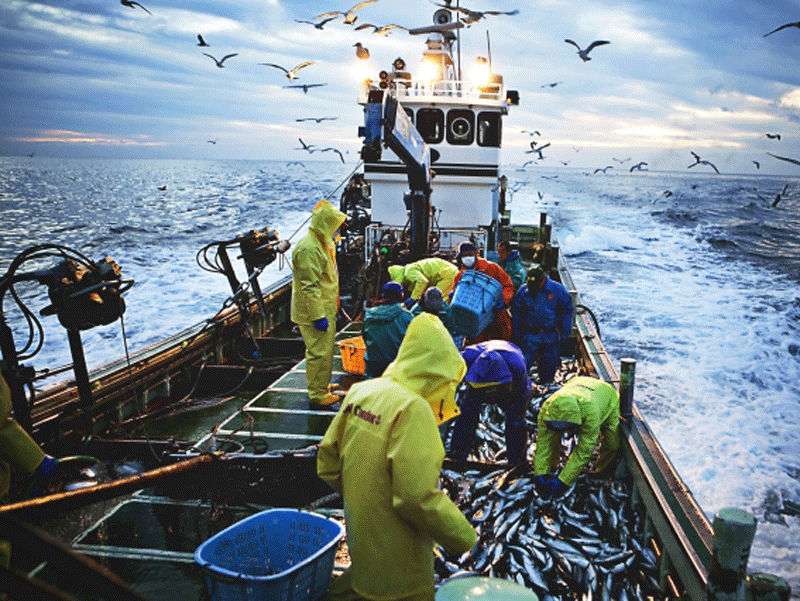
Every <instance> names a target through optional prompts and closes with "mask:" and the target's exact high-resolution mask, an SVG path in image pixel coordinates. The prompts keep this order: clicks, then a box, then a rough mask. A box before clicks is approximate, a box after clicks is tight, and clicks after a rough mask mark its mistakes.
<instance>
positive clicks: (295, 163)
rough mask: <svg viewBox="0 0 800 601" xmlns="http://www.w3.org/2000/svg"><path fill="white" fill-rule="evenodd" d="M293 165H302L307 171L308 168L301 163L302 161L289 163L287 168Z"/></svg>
mask: <svg viewBox="0 0 800 601" xmlns="http://www.w3.org/2000/svg"><path fill="white" fill-rule="evenodd" d="M292 165H300V166H301V167H302V168H303V169H305V167H306V166H305V165H304V164H303V163H301V162H300V161H289V162H288V163H286V166H287V167H291V166H292Z"/></svg>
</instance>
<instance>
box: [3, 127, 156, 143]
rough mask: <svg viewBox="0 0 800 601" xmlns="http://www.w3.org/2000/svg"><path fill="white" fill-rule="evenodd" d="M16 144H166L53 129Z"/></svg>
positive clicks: (16, 139) (144, 139)
mask: <svg viewBox="0 0 800 601" xmlns="http://www.w3.org/2000/svg"><path fill="white" fill-rule="evenodd" d="M14 140H15V141H16V142H59V143H62V144H102V145H110V146H165V145H166V143H165V142H158V141H154V140H148V139H146V138H145V136H140V137H139V139H133V138H115V137H109V136H108V135H107V134H99V133H88V132H77V131H70V130H63V129H51V130H45V131H43V132H41V134H39V135H38V136H35V137H19V138H15V139H14Z"/></svg>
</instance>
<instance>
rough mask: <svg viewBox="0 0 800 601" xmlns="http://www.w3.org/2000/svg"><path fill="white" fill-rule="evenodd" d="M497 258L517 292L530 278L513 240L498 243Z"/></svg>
mask: <svg viewBox="0 0 800 601" xmlns="http://www.w3.org/2000/svg"><path fill="white" fill-rule="evenodd" d="M497 259H498V261H497V262H498V265H500V267H502V268H503V271H505V272H506V273H507V274H508V277H510V278H511V281H512V283H513V284H514V292H516V291H517V290H519V287H520V286H522V285H523V284H524V283H525V280H527V278H528V275H527V270H526V269H525V266H524V265H523V264H522V261H521V260H520V257H519V251H518V250H515V249H513V248H512V247H511V242H509V241H508V240H501V241H500V242H498V243H497Z"/></svg>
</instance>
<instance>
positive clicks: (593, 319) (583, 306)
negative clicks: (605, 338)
mask: <svg viewBox="0 0 800 601" xmlns="http://www.w3.org/2000/svg"><path fill="white" fill-rule="evenodd" d="M575 309H576V310H577V309H583V310H584V311H586V312H587V313H588V314H589V316H590V317H591V318H592V321H593V322H594V331H595V332H597V337H598V338H601V336H600V325H599V324H598V323H597V317H595V315H594V313H592V310H591V309H590V308H589V307H587V306H586V305H575Z"/></svg>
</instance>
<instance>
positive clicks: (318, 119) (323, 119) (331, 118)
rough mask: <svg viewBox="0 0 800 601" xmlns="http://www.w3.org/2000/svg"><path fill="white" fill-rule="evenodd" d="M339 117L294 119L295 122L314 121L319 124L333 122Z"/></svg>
mask: <svg viewBox="0 0 800 601" xmlns="http://www.w3.org/2000/svg"><path fill="white" fill-rule="evenodd" d="M338 118H339V117H302V118H300V119H295V121H316V122H317V123H321V122H322V121H335V120H336V119H338Z"/></svg>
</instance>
